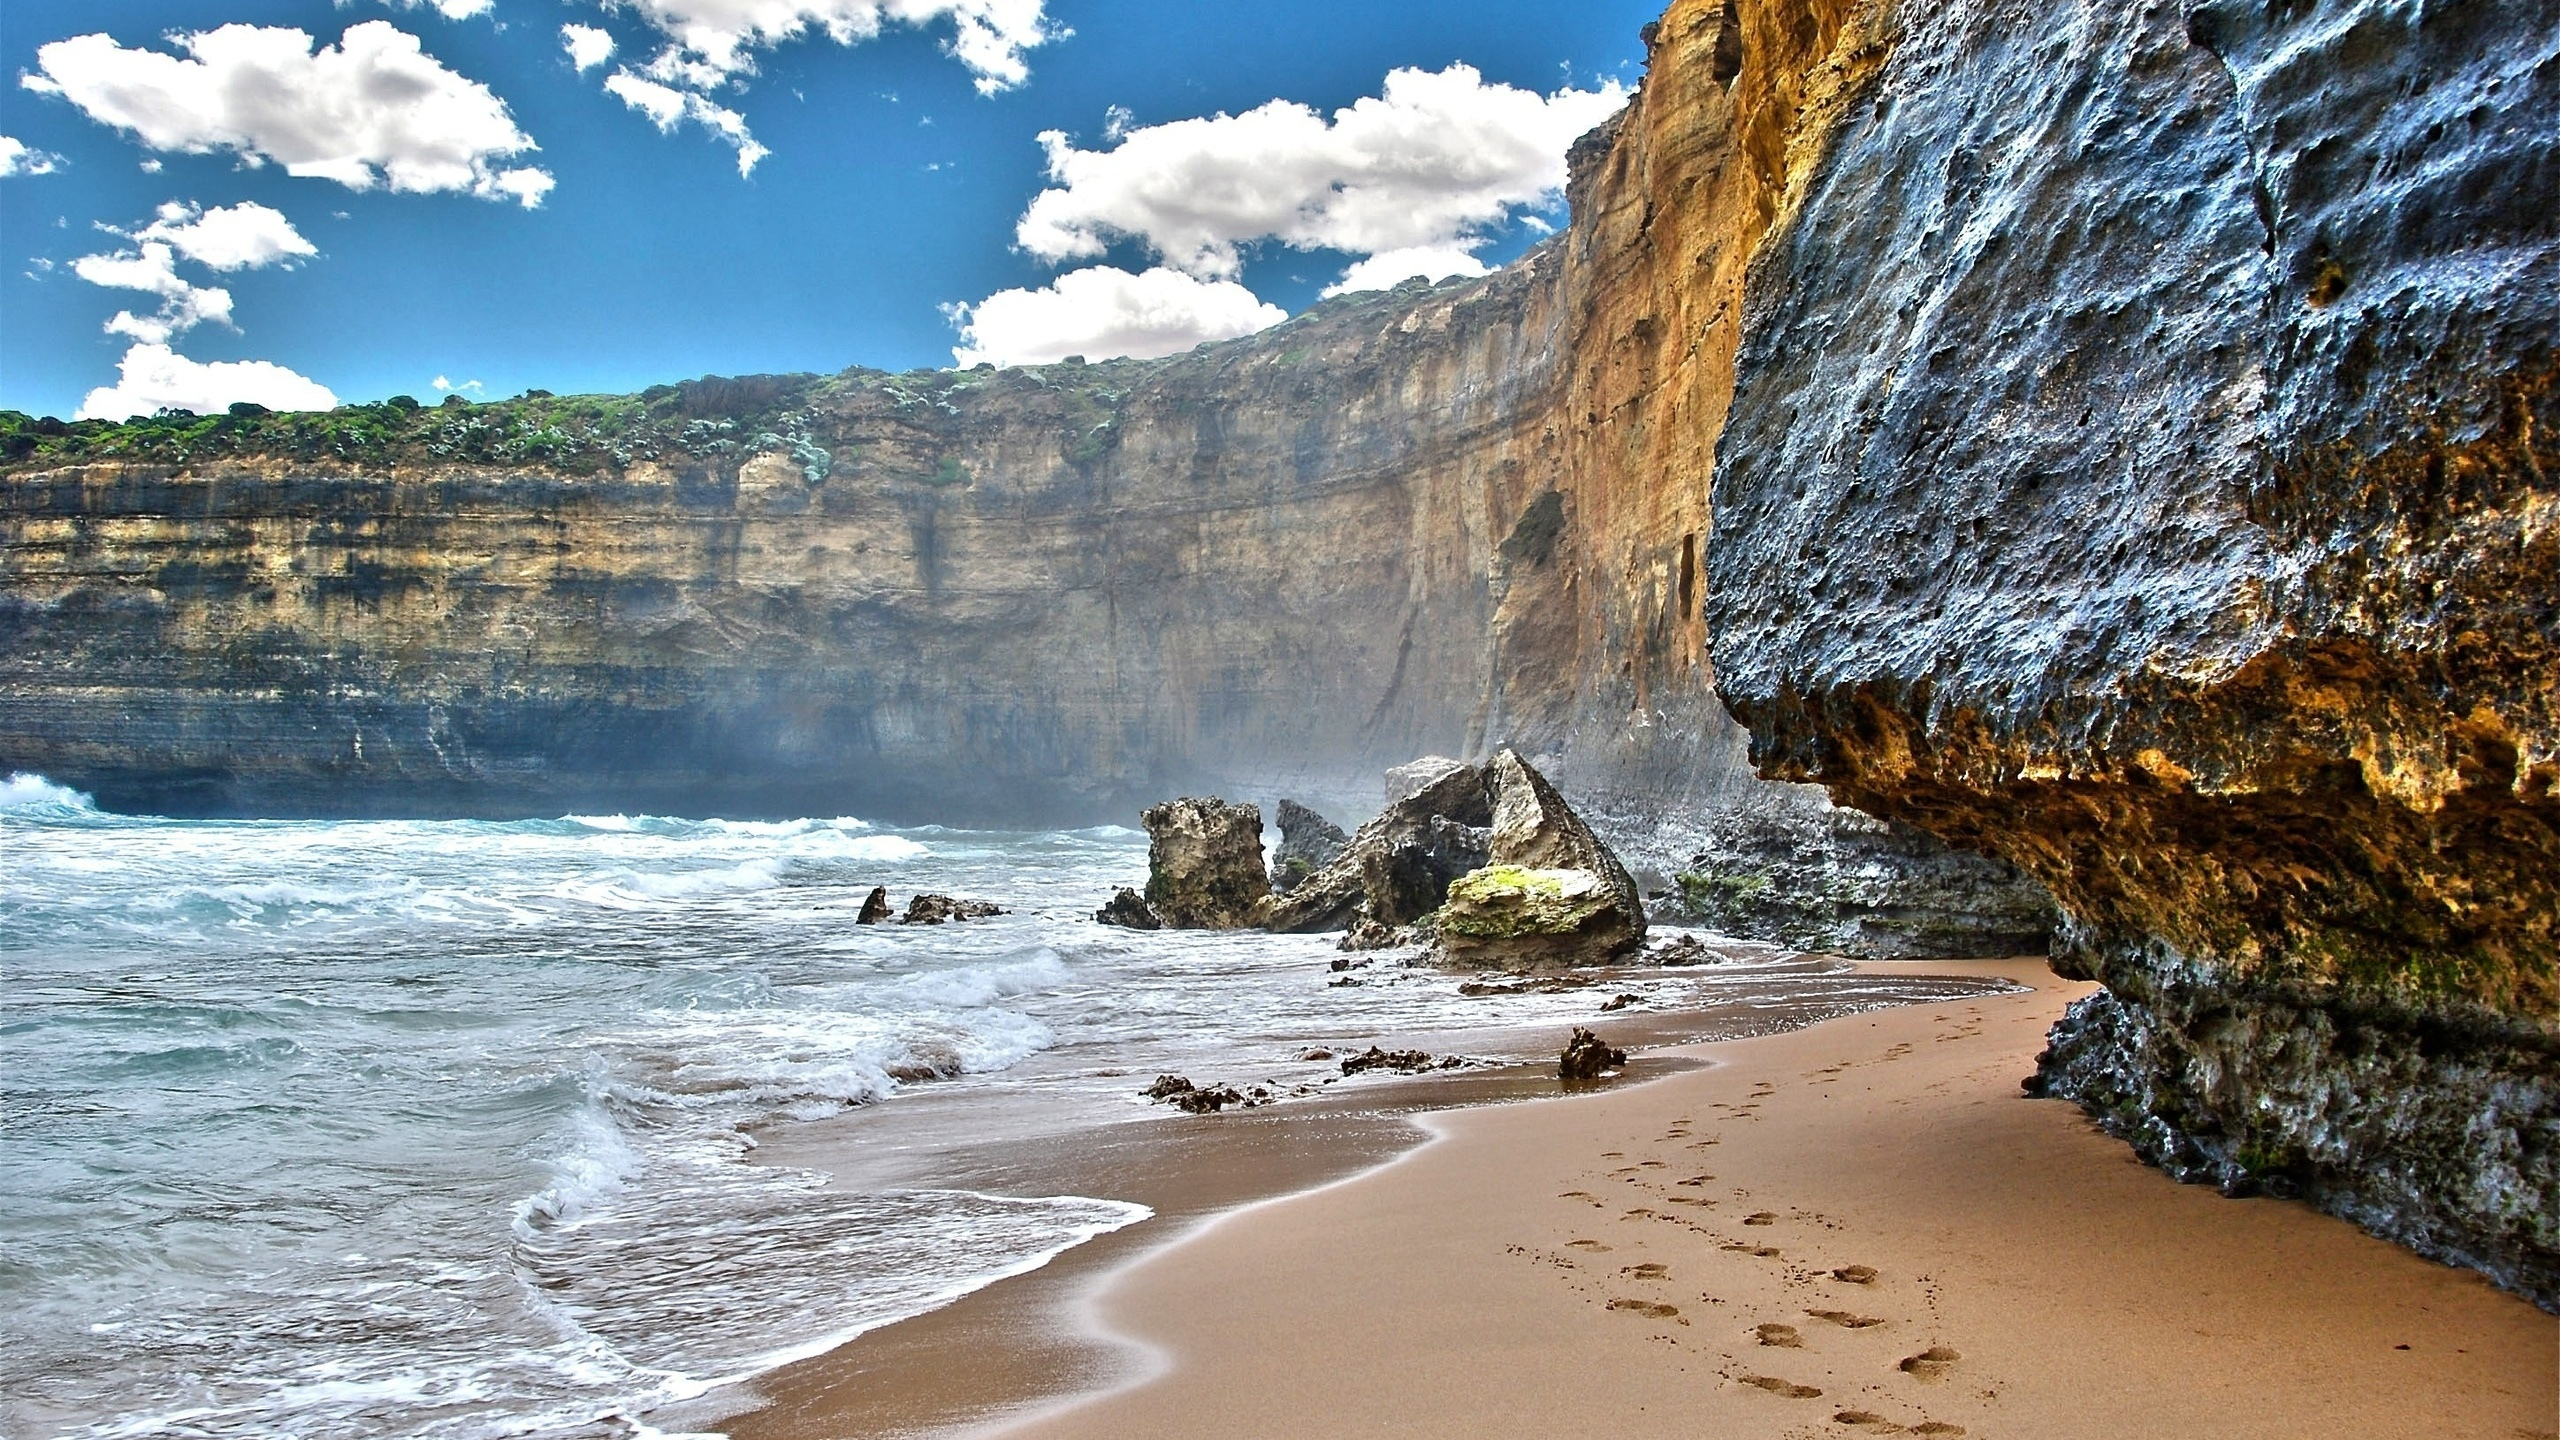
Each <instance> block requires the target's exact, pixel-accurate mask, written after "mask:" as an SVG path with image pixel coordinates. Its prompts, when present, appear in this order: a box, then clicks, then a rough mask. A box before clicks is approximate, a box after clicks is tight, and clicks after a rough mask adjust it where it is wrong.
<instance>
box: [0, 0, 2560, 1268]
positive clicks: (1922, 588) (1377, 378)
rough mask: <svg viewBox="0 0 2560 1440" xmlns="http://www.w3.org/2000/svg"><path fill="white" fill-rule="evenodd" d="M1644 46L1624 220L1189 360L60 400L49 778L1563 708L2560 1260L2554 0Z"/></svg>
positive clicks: (2102, 1107)
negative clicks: (2543, 9)
mask: <svg viewBox="0 0 2560 1440" xmlns="http://www.w3.org/2000/svg"><path fill="white" fill-rule="evenodd" d="M1648 43H1649V46H1650V49H1651V68H1650V72H1649V74H1648V76H1647V78H1646V81H1645V84H1644V86H1643V88H1642V91H1641V93H1640V94H1639V95H1638V96H1637V98H1636V99H1635V100H1634V101H1633V102H1632V103H1631V105H1630V106H1629V108H1628V109H1627V111H1626V112H1624V113H1623V114H1622V115H1621V116H1620V117H1618V118H1617V119H1616V120H1614V121H1613V122H1611V123H1610V124H1609V125H1607V126H1604V127H1603V128H1602V129H1601V130H1599V131H1597V132H1594V134H1593V135H1591V136H1589V137H1586V139H1585V140H1584V141H1583V142H1582V143H1581V144H1580V145H1579V146H1577V147H1576V150H1575V154H1574V163H1573V176H1574V178H1573V184H1572V194H1571V199H1572V209H1573V221H1572V224H1571V227H1570V228H1569V229H1568V230H1567V231H1566V232H1565V233H1563V234H1562V235H1560V236H1558V237H1556V238H1555V239H1554V240H1552V241H1550V242H1548V243H1547V244H1545V245H1542V246H1541V247H1539V248H1538V249H1537V250H1535V251H1533V252H1531V254H1530V255H1529V256H1527V257H1525V258H1524V259H1522V260H1521V261H1519V262H1518V263H1516V264H1514V265H1512V266H1511V267H1509V268H1507V269H1506V270H1504V271H1503V272H1502V273H1500V274H1497V275H1495V276H1492V277H1490V278H1487V279H1484V280H1479V281H1470V282H1463V283H1451V284H1444V285H1441V286H1438V287H1427V286H1422V285H1419V284H1414V285H1408V286H1407V287H1405V288H1402V289H1399V290H1397V291H1395V292H1393V293H1389V294H1377V295H1367V296H1357V297H1349V298H1346V299H1343V300H1339V301H1334V302H1328V303H1327V304H1325V305H1322V306H1319V307H1317V308H1316V309H1315V310H1313V311H1311V312H1309V313H1308V314H1306V315H1304V316H1301V317H1299V318H1297V319H1295V320H1292V321H1291V322H1289V323H1288V324H1286V325H1284V326H1281V327H1279V328H1276V329H1274V330H1271V331H1268V332H1265V333H1264V334H1261V335H1258V336H1254V337H1251V338H1249V339H1246V340H1240V341H1234V342H1229V343H1226V344H1222V345H1214V346H1206V347H1203V348H1201V349H1200V350H1198V351H1195V352H1193V353H1191V354H1189V355H1184V356H1179V357H1175V358H1171V359H1167V360H1162V361H1149V362H1131V361H1115V362H1110V363H1107V364H1101V365H1089V366H1080V365H1064V366H1053V367H1045V368H1041V369H1025V370H1007V371H993V370H982V371H973V372H967V373H931V374H914V375H903V376H889V375H881V374H878V373H875V372H865V371H848V372H846V373H845V374H843V375H839V376H832V377H824V378H820V377H805V376H804V377H762V378H758V379H754V380H749V381H716V380H715V381H701V382H693V383H689V384H687V385H684V386H676V387H661V388H660V389H659V390H653V391H651V392H649V393H648V394H646V395H644V396H640V397H621V398H616V397H572V398H561V397H547V396H538V395H536V396H528V397H526V398H524V399H522V400H519V401H514V402H508V403H507V404H504V405H496V406H452V407H450V408H444V409H437V410H418V409H415V408H414V407H408V408H403V407H400V406H396V405H395V406H383V407H367V408H359V409H353V410H348V411H341V412H337V413H336V414H334V415H332V416H329V417H283V416H262V415H242V416H233V417H220V418H215V419H194V418H188V417H175V418H170V419H166V420H162V421H154V422H139V423H136V424H133V425H128V426H120V427H102V426H67V427H66V426H59V425H49V426H48V425H32V424H19V423H17V422H10V423H9V424H8V425H7V426H6V427H5V428H6V429H7V431H8V433H7V436H6V442H7V454H8V456H9V459H8V460H7V463H6V470H5V479H0V547H5V548H0V642H4V643H0V767H14V768H27V769H39V770H42V771H44V772H46V773H48V774H51V775H53V776H55V777H56V778H58V779H63V780H66V781H69V782H71V783H75V784H79V785H82V786H84V787H88V788H94V789H96V790H97V791H98V792H99V793H100V795H101V797H102V798H103V799H105V800H106V801H107V802H108V803H110V804H117V805H125V806H144V807H151V808H164V809H187V810H208V809H212V810H262V811H279V810H315V809H323V810H332V811H345V810H350V809H360V808H367V807H373V808H384V809H399V810H404V811H415V810H417V809H420V808H443V809H452V810H471V811H482V812H486V811H505V812H517V813H521V812H528V811H532V812H540V811H557V810H561V809H568V808H580V807H590V806H610V807H613V808H624V809H640V808H649V809H664V810H677V811H686V810H690V811H697V812H700V811H717V812H721V813H728V814H740V813H756V812H765V813H771V812H789V813H832V812H842V811H853V812H857V813H866V814H876V815H881V816H884V817H889V818H919V819H921V818H932V819H941V820H953V821H964V822H966V821H978V822H1002V823H1034V822H1049V821H1061V820H1064V821H1081V820H1093V819H1117V820H1124V821H1125V819H1126V818H1127V817H1128V816H1129V815H1130V814H1131V813H1133V812H1134V811H1135V810H1136V809H1137V808H1138V807H1139V805H1141V804H1142V803H1144V802H1147V801H1152V800H1155V799H1160V798H1163V797H1165V796H1167V795H1170V794H1174V793H1177V792H1180V791H1183V790H1218V791H1222V792H1225V793H1228V794H1231V795H1238V796H1244V797H1250V798H1256V799H1268V798H1276V796H1277V795H1278V794H1280V793H1282V792H1289V793H1295V794H1298V795H1299V796H1300V797H1301V798H1311V799H1317V800H1323V801H1329V802H1331V803H1332V804H1333V806H1334V807H1335V808H1336V809H1337V810H1365V809H1366V808H1368V807H1369V806H1371V805H1374V803H1375V798H1376V793H1375V791H1374V789H1372V788H1371V787H1372V786H1373V785H1374V783H1375V776H1376V774H1377V773H1378V771H1379V770H1380V769H1381V768H1383V767H1384V766H1386V765H1388V764H1391V763H1395V762H1398V761H1402V760H1405V759H1409V758H1411V757H1412V756H1414V755H1416V754H1419V753H1424V752H1430V751H1440V752H1446V753H1453V754H1464V755H1483V754H1486V753H1489V752H1490V751H1491V749H1492V748H1494V746H1496V745H1497V744H1500V743H1505V742H1508V743H1513V744H1516V745H1518V746H1520V747H1521V748H1522V749H1523V750H1524V751H1527V752H1529V753H1532V754H1534V755H1535V756H1537V757H1538V759H1539V762H1540V763H1541V765H1543V766H1546V767H1548V768H1549V769H1550V770H1551V771H1552V773H1554V774H1556V775H1557V777H1558V778H1559V780H1561V781H1562V782H1564V783H1565V784H1566V785H1567V787H1568V788H1569V789H1571V790H1572V791H1573V792H1574V794H1575V797H1576V800H1577V803H1581V804H1583V805H1584V808H1585V809H1586V811H1587V813H1589V814H1590V815H1591V817H1592V819H1593V820H1594V822H1595V824H1596V825H1598V826H1599V828H1601V829H1602V830H1603V831H1604V832H1606V833H1607V834H1608V835H1609V837H1610V838H1611V840H1612V841H1613V842H1615V843H1617V844H1619V845H1620V846H1621V848H1622V849H1624V850H1625V851H1626V852H1627V853H1628V856H1629V858H1630V860H1632V861H1634V862H1636V868H1637V870H1638V873H1639V876H1640V877H1641V878H1646V879H1648V880H1649V882H1650V886H1649V888H1651V889H1653V890H1655V891H1657V892H1661V901H1662V903H1664V904H1666V905H1683V904H1685V905H1686V906H1687V907H1689V908H1690V909H1691V910H1692V911H1693V912H1694V913H1699V914H1703V915H1706V916H1709V917H1711V918H1713V919H1715V920H1717V921H1718V922H1719V923H1723V924H1728V925H1731V926H1734V927H1738V928H1745V929H1748V930H1750V931H1752V932H1753V933H1766V934H1771V935H1775V936H1781V937H1784V938H1789V939H1793V940H1796V941H1798V942H1799V943H1819V944H1825V945H1839V946H1843V947H1856V948H1862V949H1866V950H1868V951H1870V952H1888V953H1932V952H1936V953H1944V952H1945V951H1947V950H1949V949H1953V948H1966V947H1982V948H1990V947H1994V946H1998V947H2002V948H2006V947H2007V946H2010V945H2013V944H2017V943H2027V942H2030V941H2032V940H2034V939H2035V938H2036V937H2038V936H2040V935H2041V934H2042V933H2043V932H2044V930H2045V928H2046V927H2047V924H2048V920H2049V912H2048V910H2047V908H2046V906H2047V904H2048V901H2047V898H2046V896H2047V891H2048V890H2049V892H2050V895H2051V897H2052V898H2053V899H2055V900H2058V901H2059V902H2060V905H2061V907H2062V912H2063V920H2062V927H2061V931H2060V934H2059V936H2058V937H2057V940H2056V954H2057V962H2056V963H2057V964H2058V965H2059V966H2061V967H2063V968H2065V969H2066V971H2067V972H2069V973H2074V974H2079V975H2085V976H2091V977H2094V978H2097V979H2099V980H2101V981H2103V982H2104V984H2105V986H2106V989H2105V990H2104V991H2103V992H2102V993H2101V994H2099V995H2097V996H2095V997H2093V999H2092V1000H2090V1001H2089V1002H2087V1003H2085V1004H2084V1005H2083V1006H2082V1007H2081V1008H2080V1009H2079V1010H2078V1011H2077V1012H2075V1014H2074V1016H2073V1018H2072V1019H2071V1020H2070V1021H2069V1022H2067V1023H2066V1024H2065V1025H2064V1026H2063V1027H2061V1029H2059V1030H2058V1031H2057V1032H2056V1036H2055V1042H2054V1047H2053V1050H2052V1052H2051V1054H2050V1055H2049V1056H2048V1057H2047V1061H2046V1066H2045V1070H2044V1072H2043V1074H2042V1075H2041V1076H2040V1078H2039V1081H2038V1084H2039V1085H2040V1086H2041V1087H2042V1088H2043V1089H2044V1090H2045V1091H2047V1092H2048V1093H2052V1094H2058V1095H2065V1096H2070V1097H2072V1098H2075V1099H2077V1100H2079V1101H2081V1102H2082V1103H2083V1104H2085V1105H2088V1106H2089V1107H2090V1108H2091V1109H2092V1110H2093V1111H2095V1112H2096V1113H2098V1114H2099V1115H2100V1117H2101V1118H2102V1120H2103V1121H2104V1122H2105V1123H2106V1124H2108V1125H2109V1126H2110V1127H2111V1128H2114V1129H2116V1130H2117V1131H2118V1132H2119V1133H2121V1134H2124V1135H2126V1136H2127V1137H2128V1138H2129V1139H2131V1140H2132V1141H2133V1143H2134V1144H2135V1146H2136V1148H2137V1149H2138V1150H2139V1151H2140V1152H2141V1153H2142V1154H2144V1155H2145V1156H2146V1157H2148V1158H2151V1159H2153V1160H2155V1161H2157V1162H2159V1163H2162V1164H2164V1165H2166V1166H2168V1167H2169V1168H2171V1169H2172V1170H2174V1171H2176V1172H2177V1173H2180V1174H2182V1175H2186V1176H2189V1177H2192V1178H2204V1179H2211V1180H2214V1181H2217V1182H2219V1183H2222V1184H2224V1185H2225V1186H2226V1187H2228V1188H2231V1189H2234V1190H2245V1189H2250V1188H2253V1187H2254V1188H2265V1189H2273V1190H2278V1191H2283V1192H2288V1193H2299V1194H2303V1195H2306V1196H2308V1197H2310V1198H2311V1199H2313V1200H2314V1201H2316V1202H2317V1203H2320V1204H2323V1205H2326V1206H2328V1207H2330V1208H2332V1209H2334V1210H2337V1211H2339V1212H2340V1213H2343V1214H2347V1215H2350V1216H2353V1217H2355V1218H2356V1219H2358V1220H2360V1221H2362V1222H2363V1223H2366V1224H2368V1225H2371V1226H2373V1227H2374V1228H2376V1229H2379V1230H2381V1231H2383V1232H2384V1233H2387V1234H2392V1235H2395V1236H2398V1237H2399V1238H2402V1239H2404V1240H2406V1241H2408V1242H2409V1243H2411V1244H2414V1245H2417V1246H2419V1247H2420V1248H2422V1249H2425V1250H2427V1251H2429V1252H2430V1253H2434V1254H2438V1255H2441V1256H2445V1257H2447V1258H2450V1259H2455V1260H2459V1261H2462V1262H2465V1263H2470V1264H2475V1265H2478V1266H2480V1267H2482V1268H2484V1269H2486V1270H2487V1271H2489V1272H2490V1273H2491V1274H2493V1275H2496V1276H2498V1277H2499V1278H2500V1279H2501V1280H2503V1281H2505V1282H2506V1283H2509V1284H2511V1285H2515V1286H2517V1287H2518V1288H2520V1289H2523V1290H2524V1291H2526V1292H2527V1293H2528V1294H2532V1295H2534V1296H2535V1297H2536V1298H2537V1299H2539V1300H2541V1301H2543V1302H2544V1303H2546V1304H2549V1303H2555V1301H2560V1265H2556V1264H2555V1256H2560V1231H2555V1226H2560V1220H2555V1216H2560V1104H2555V1097H2560V1014H2555V1007H2556V1006H2560V983H2555V974H2554V966H2555V951H2554V945H2555V941H2554V937H2553V927H2552V917H2553V916H2554V914H2555V913H2560V895H2555V894H2554V889H2555V882H2554V876H2555V875H2560V840H2555V836H2556V835H2560V815H2555V808H2554V807H2555V805H2556V804H2560V800H2555V797H2554V795H2553V784H2554V781H2555V779H2560V728H2555V726H2560V720H2555V704H2554V700H2553V696H2554V694H2555V693H2560V673H2555V672H2556V671H2560V667H2555V663H2554V635H2555V618H2554V606H2555V596H2560V555H2555V540H2554V534H2555V531H2554V507H2553V501H2552V489H2551V481H2550V478H2549V477H2550V476H2551V474H2552V473H2553V467H2554V464H2555V461H2560V456H2555V455H2554V453H2553V442H2552V440H2551V435H2552V425H2553V422H2554V419H2555V416H2554V415H2553V413H2552V411H2553V408H2554V401H2553V398H2552V395H2553V388H2552V377H2553V373H2554V367H2555V359H2554V356H2553V350H2552V345H2553V339H2552V337H2553V336H2554V334H2555V333H2560V326H2555V321H2560V268H2556V267H2555V234H2554V227H2555V221H2554V219H2553V212H2552V209H2551V207H2550V205H2549V203H2548V197H2549V196H2551V195H2552V194H2554V193H2560V186H2556V185H2555V181H2560V163H2556V162H2555V160H2554V158H2553V156H2554V153H2555V147H2554V144H2553V140H2554V131H2555V121H2554V120H2553V118H2552V117H2553V116H2555V115H2560V104H2555V101H2560V95H2555V94H2554V90H2555V88H2556V87H2560V58H2556V57H2560V33H2556V32H2555V29H2554V27H2553V26H2552V25H2551V24H2550V23H2549V20H2548V18H2547V16H2545V15H2543V14H2541V13H2540V12H2539V11H2538V10H2537V8H2536V7H2535V6H2533V5H2532V4H2529V3H2523V0H2484V3H2481V4H2476V5H2469V6H2463V7H2439V8H2436V9H2426V8H2422V7H2417V6H2412V5H2397V6H2395V5H2389V4H2383V3H2379V0H2285V3H2279V4H2277V5H2274V6H2271V7H2266V6H2258V7H2243V6H2239V5H2236V4H2231V3H2228V0H2209V3H2206V4H2203V5H2200V6H2197V7H2194V8H2188V9H2180V8H2171V7H2159V6H2143V5H2135V4H2126V3H2114V4H2106V3H2096V0H2089V3H2079V4H2070V3H2066V4H2063V5H2060V6H2026V5H2020V4H2016V3H2014V0H1949V3H1947V4H1943V5H1939V6H1934V7H1918V6H1894V5H1890V4H1885V3H1881V0H1868V3H1850V0H1841V3H1830V0H1750V3H1743V0H1680V3H1676V4H1674V5H1673V6H1672V7H1671V8H1670V10H1669V11H1668V13H1666V14H1665V15H1664V16H1663V18H1662V19H1661V21H1659V22H1658V23H1657V24H1656V25H1655V26H1653V27H1651V29H1650V30H1649V32H1648ZM1727 706H1730V707H1731V711H1732V715H1731V716H1728V714H1727V708H1726V707H1727ZM1733 717H1739V720H1740V721H1741V725H1737V724H1736V723H1735V720H1734V718H1733ZM1744 726H1747V727H1748V733H1747V735H1746V733H1745V730H1744V728H1743V727H1744ZM1813 786H1821V787H1825V788H1827V791H1828V794H1829V795H1830V796H1831V797H1832V798H1834V799H1836V800H1838V801H1839V802H1841V803H1842V804H1843V805H1845V806H1849V807H1854V808H1852V809H1835V808H1831V807H1830V806H1828V805H1827V804H1826V803H1825V802H1824V801H1823V799H1822V798H1821V792H1819V791H1816V790H1815V789H1813V788H1812V787H1813ZM1950 846H1952V847H1953V848H1949V847H1950ZM1985 857H1994V858H1985ZM1648 872H1650V873H1649V874H1648ZM2021 873H2023V874H2025V875H2031V876H2032V877H2034V880H2035V881H2037V882H2041V885H2040V886H2039V885H2038V884H2034V883H2029V882H2027V881H2025V880H2022V879H2021V878H2020V876H2021Z"/></svg>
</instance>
